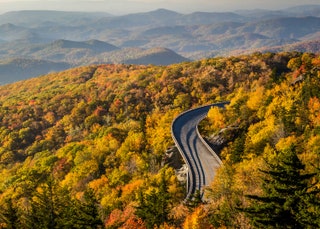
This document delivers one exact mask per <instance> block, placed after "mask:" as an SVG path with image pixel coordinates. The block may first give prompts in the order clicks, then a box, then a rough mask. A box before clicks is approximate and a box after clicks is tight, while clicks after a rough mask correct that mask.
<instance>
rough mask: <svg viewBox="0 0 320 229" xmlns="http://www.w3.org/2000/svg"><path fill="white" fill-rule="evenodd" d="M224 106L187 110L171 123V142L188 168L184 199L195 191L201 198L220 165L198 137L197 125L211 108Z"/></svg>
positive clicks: (217, 159) (218, 159)
mask: <svg viewBox="0 0 320 229" xmlns="http://www.w3.org/2000/svg"><path fill="white" fill-rule="evenodd" d="M226 104H227V102H223V103H217V104H212V105H207V106H203V107H199V108H196V109H192V110H188V111H186V112H184V113H182V114H180V115H179V116H178V117H177V118H176V119H175V120H174V121H173V123H172V128H171V133H172V137H173V140H174V141H175V144H176V146H177V148H178V150H179V152H180V153H181V155H182V157H183V159H184V161H185V163H186V164H187V166H188V176H187V177H188V178H187V196H186V199H189V198H190V197H191V196H192V194H194V193H195V192H196V190H200V192H201V195H202V196H203V188H204V187H205V186H208V185H209V184H210V183H211V182H212V181H213V178H214V175H215V171H216V169H217V168H218V167H219V166H220V165H221V160H220V158H219V157H218V156H217V155H216V153H215V152H214V151H213V150H212V149H211V147H210V146H209V145H208V144H207V143H206V142H205V141H204V139H203V138H202V137H201V136H200V134H199V131H198V124H199V122H200V121H201V120H202V119H204V118H205V117H206V116H207V113H208V111H209V109H210V108H211V107H212V106H218V107H224V106H225V105H226Z"/></svg>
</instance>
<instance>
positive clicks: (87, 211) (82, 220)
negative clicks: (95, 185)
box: [70, 189, 103, 229]
mask: <svg viewBox="0 0 320 229" xmlns="http://www.w3.org/2000/svg"><path fill="white" fill-rule="evenodd" d="M73 203H74V214H73V215H72V216H70V218H71V219H72V222H73V225H70V226H73V228H88V229H89V228H102V227H103V222H102V220H101V218H100V215H99V207H98V201H97V199H96V197H95V195H94V193H93V190H92V189H87V190H86V191H85V192H84V194H83V200H74V201H73ZM71 212H72V211H71Z"/></svg>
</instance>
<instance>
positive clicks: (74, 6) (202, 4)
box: [0, 0, 320, 15]
mask: <svg viewBox="0 0 320 229" xmlns="http://www.w3.org/2000/svg"><path fill="white" fill-rule="evenodd" d="M301 4H304V5H306V4H320V2H319V0H304V1H303V2H302V1H301V0H0V13H4V12H8V11H16V10H64V11H100V12H108V13H111V14H114V15H119V14H127V13H135V12H145V11H151V10H155V9H159V8H165V9H169V10H174V11H177V12H180V13H191V12H195V11H206V12H222V11H235V10H239V9H241V10H243V9H272V10H274V9H284V8H288V7H291V6H297V5H301Z"/></svg>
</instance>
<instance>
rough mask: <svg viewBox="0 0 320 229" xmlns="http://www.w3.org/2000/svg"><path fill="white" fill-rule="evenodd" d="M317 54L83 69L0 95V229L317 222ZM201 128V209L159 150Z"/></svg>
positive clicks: (12, 86)
mask: <svg viewBox="0 0 320 229" xmlns="http://www.w3.org/2000/svg"><path fill="white" fill-rule="evenodd" d="M319 69H320V57H319V55H316V54H312V53H299V52H287V53H285V52H283V53H276V54H275V53H264V54H262V53H254V54H252V55H243V56H236V57H223V58H222V57H221V58H220V57H216V58H210V59H203V60H200V61H194V62H185V63H179V64H174V65H169V66H153V65H147V66H146V65H120V64H119V65H113V64H104V65H91V66H84V67H78V68H73V69H69V70H66V71H63V72H59V73H51V74H49V75H46V76H42V77H38V78H34V79H29V80H25V81H20V82H17V83H13V84H9V85H5V86H1V87H0V142H1V144H0V206H1V208H0V228H154V227H158V228H210V227H211V228H318V227H320V220H319V219H320V193H319V192H320V191H319V188H320V183H319V178H320V170H319V168H320V167H319V166H320V72H319ZM221 101H229V102H230V103H229V104H228V105H226V107H225V108H224V109H223V108H217V107H216V108H212V109H211V110H210V111H209V113H208V117H207V118H206V119H205V120H204V121H202V122H201V123H200V132H201V134H202V135H203V136H204V137H205V138H206V139H207V140H208V141H210V143H211V144H212V145H215V146H217V144H218V143H217V142H216V141H215V140H214V139H217V138H219V139H223V141H222V142H223V143H221V144H220V145H219V147H217V148H219V151H218V153H219V156H220V158H221V159H222V162H223V165H222V166H221V167H220V169H219V170H218V171H217V175H216V177H215V179H214V181H213V183H212V184H211V185H210V187H208V189H207V191H206V197H205V201H203V200H201V199H199V198H198V197H197V196H195V197H194V198H193V199H190V200H188V201H185V200H184V198H185V193H186V191H185V183H183V182H181V181H179V180H178V179H177V176H176V171H175V169H174V168H172V167H170V166H169V165H166V164H165V163H163V162H164V155H165V152H166V150H167V149H168V148H169V147H172V146H173V145H174V142H173V140H172V137H171V124H172V120H173V119H174V118H175V117H176V116H177V115H179V114H180V113H181V112H183V111H185V110H187V109H190V108H195V107H197V106H202V105H207V104H212V103H216V102H221Z"/></svg>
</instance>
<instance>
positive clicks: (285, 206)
mask: <svg viewBox="0 0 320 229" xmlns="http://www.w3.org/2000/svg"><path fill="white" fill-rule="evenodd" d="M268 166H269V170H261V172H262V173H263V174H265V177H263V178H262V191H263V195H262V196H258V195H247V197H248V198H249V199H251V200H252V201H253V203H252V205H251V206H250V207H248V208H244V209H241V210H242V211H244V212H245V213H246V214H247V216H248V217H249V218H250V219H251V221H252V224H253V225H254V226H256V227H258V228H319V227H320V224H319V221H318V218H319V206H320V205H319V204H320V199H319V189H317V188H316V186H315V185H314V184H311V183H310V181H311V178H313V177H314V176H315V174H306V173H305V172H304V170H305V166H304V164H303V163H302V162H301V160H300V159H299V158H298V156H297V153H296V150H295V148H294V147H293V146H292V147H289V148H288V149H287V150H284V151H282V152H279V153H278V159H277V161H276V162H272V163H268Z"/></svg>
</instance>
